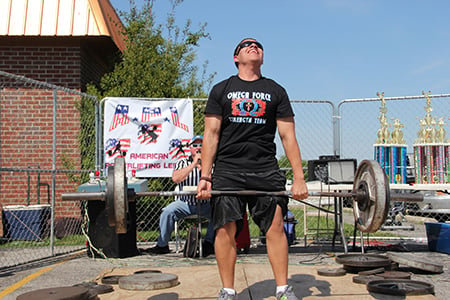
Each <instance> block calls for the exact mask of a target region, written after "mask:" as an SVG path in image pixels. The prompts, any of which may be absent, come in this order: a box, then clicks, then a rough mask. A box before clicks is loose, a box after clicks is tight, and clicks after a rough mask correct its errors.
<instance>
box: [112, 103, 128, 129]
mask: <svg viewBox="0 0 450 300" xmlns="http://www.w3.org/2000/svg"><path fill="white" fill-rule="evenodd" d="M128 110H129V106H128V105H123V104H117V106H116V111H115V112H114V118H113V121H112V122H111V126H110V127H109V131H111V130H114V129H116V128H117V127H118V126H122V125H126V124H128V123H130V120H128Z"/></svg>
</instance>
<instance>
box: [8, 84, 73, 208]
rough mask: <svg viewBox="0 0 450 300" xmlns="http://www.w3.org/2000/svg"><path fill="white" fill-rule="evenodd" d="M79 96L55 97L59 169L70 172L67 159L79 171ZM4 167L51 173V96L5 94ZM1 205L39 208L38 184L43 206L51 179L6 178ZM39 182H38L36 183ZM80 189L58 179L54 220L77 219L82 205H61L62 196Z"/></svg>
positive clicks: (19, 91)
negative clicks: (76, 207)
mask: <svg viewBox="0 0 450 300" xmlns="http://www.w3.org/2000/svg"><path fill="white" fill-rule="evenodd" d="M78 100H79V96H76V95H67V94H65V93H63V92H58V94H57V127H56V168H57V169H67V166H65V165H64V164H63V162H62V158H63V157H67V158H69V159H70V160H72V161H73V163H74V167H75V169H79V165H80V156H79V150H78V140H77V138H78V132H79V128H80V124H79V116H78V115H79V113H78V111H77V110H76V109H75V103H76V102H77V101H78ZM0 105H1V106H0V109H1V113H2V118H1V130H0V132H1V136H0V138H1V166H2V167H3V168H14V169H24V170H27V169H29V168H30V169H33V170H36V169H38V165H39V168H40V169H42V170H51V169H52V147H53V146H52V145H53V91H52V90H49V89H42V88H39V86H32V87H25V86H23V87H19V86H18V87H16V88H12V87H10V88H5V89H3V91H2V101H1V104H0ZM1 175H2V178H1V182H0V184H1V185H0V191H1V195H0V203H1V204H2V205H18V204H21V205H26V204H37V201H38V194H37V192H38V183H39V182H40V183H41V184H42V185H41V186H40V204H46V203H47V191H48V186H50V188H51V185H52V174H51V173H48V172H42V173H36V172H26V171H24V172H9V173H4V172H3V173H2V174H1ZM38 178H39V180H38ZM75 187H76V184H74V183H73V182H71V181H70V180H69V179H68V177H67V175H66V174H64V173H57V174H56V195H55V196H56V198H55V199H56V210H55V214H56V216H79V212H80V211H79V209H78V210H77V209H74V205H79V204H78V203H62V202H61V200H60V199H61V198H60V195H61V193H62V192H67V191H74V189H75Z"/></svg>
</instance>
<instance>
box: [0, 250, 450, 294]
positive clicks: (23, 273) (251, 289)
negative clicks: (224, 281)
mask: <svg viewBox="0 0 450 300" xmlns="http://www.w3.org/2000/svg"><path fill="white" fill-rule="evenodd" d="M149 246H150V245H148V246H146V247H149ZM142 248H144V247H142ZM171 249H172V250H174V249H175V247H174V246H173V245H171ZM365 250H366V253H380V254H383V253H386V252H389V251H392V252H405V253H408V255H414V256H416V257H418V258H426V259H428V260H430V261H433V262H437V263H441V264H442V265H443V267H444V272H443V273H440V274H433V273H429V272H421V271H419V270H417V269H414V268H410V267H408V266H402V265H400V270H403V271H408V272H411V273H412V279H415V280H421V281H425V282H428V283H431V284H433V285H434V288H435V295H434V296H432V295H426V296H407V297H403V296H386V295H382V294H375V293H369V292H367V290H366V289H365V287H362V286H361V285H358V284H355V283H353V282H352V277H353V276H354V274H347V275H345V276H343V277H322V276H319V275H317V270H318V269H320V268H334V267H335V268H337V267H342V265H340V264H337V263H336V261H335V256H336V255H340V254H343V251H344V250H343V247H342V245H340V244H338V245H336V247H334V248H333V247H331V245H330V243H323V244H321V243H312V244H309V245H308V246H307V247H304V245H303V243H302V242H298V243H297V244H295V245H292V246H291V247H290V255H289V265H290V266H289V268H290V273H289V276H290V277H289V278H290V279H289V280H290V284H292V285H293V286H294V289H295V290H296V292H297V294H299V296H300V297H301V299H315V298H316V297H317V298H324V297H325V298H331V299H448V297H447V295H448V291H449V290H450V270H449V267H450V255H448V254H445V253H438V252H430V251H428V247H427V244H426V243H418V242H415V241H389V242H387V243H386V244H382V245H378V246H371V247H368V248H366V249H365ZM349 251H350V252H351V251H355V252H354V253H361V249H359V248H356V249H353V248H352V246H351V245H350V246H349ZM351 253H353V252H351ZM142 269H147V270H148V269H152V270H160V271H162V272H164V273H166V272H170V273H173V274H176V275H178V276H179V281H180V284H179V285H178V286H177V287H172V288H169V289H163V290H155V291H151V292H145V293H143V292H131V291H123V290H122V291H121V290H120V289H119V288H118V287H117V286H115V291H114V292H113V293H110V294H103V295H99V297H100V299H121V300H123V299H169V300H170V299H215V297H216V295H217V292H218V289H219V288H220V279H219V277H218V272H217V267H216V262H215V258H214V256H210V257H208V258H202V259H190V258H183V257H182V254H181V253H174V252H172V253H170V254H167V255H159V256H151V255H148V254H142V255H139V256H135V257H129V258H123V259H100V258H89V257H87V255H86V254H85V253H84V252H83V253H78V254H73V255H71V256H67V257H65V258H62V259H58V260H48V261H41V262H38V263H35V265H34V266H27V267H22V268H16V269H10V270H7V271H4V272H2V273H0V299H6V300H10V299H11V300H12V299H16V297H17V296H19V295H22V294H24V293H27V292H30V291H35V290H39V289H43V288H55V287H62V286H72V285H75V284H79V283H82V282H89V281H95V282H97V283H101V277H102V276H104V275H108V274H126V275H128V274H132V272H133V271H136V270H142ZM195 270H197V271H195ZM236 273H237V274H236V289H237V290H238V292H239V299H240V300H241V299H243V300H246V299H252V300H255V299H275V298H274V297H272V296H270V295H271V294H272V291H273V289H274V282H273V280H272V278H271V268H270V264H269V262H268V260H267V256H266V250H265V247H264V246H261V245H257V244H256V241H255V242H254V243H253V244H252V248H251V249H250V253H249V254H239V255H238V264H237V268H236ZM202 274H203V275H202ZM205 274H206V275H205Z"/></svg>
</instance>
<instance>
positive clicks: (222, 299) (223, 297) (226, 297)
mask: <svg viewBox="0 0 450 300" xmlns="http://www.w3.org/2000/svg"><path fill="white" fill-rule="evenodd" d="M237 298H238V297H237V295H236V294H234V295H230V294H228V293H227V292H226V291H225V290H224V289H221V290H220V292H219V298H217V300H237Z"/></svg>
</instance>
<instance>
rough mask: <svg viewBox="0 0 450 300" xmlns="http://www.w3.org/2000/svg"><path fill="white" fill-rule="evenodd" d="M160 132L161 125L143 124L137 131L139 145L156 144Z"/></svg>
mask: <svg viewBox="0 0 450 300" xmlns="http://www.w3.org/2000/svg"><path fill="white" fill-rule="evenodd" d="M161 131H162V125H161V124H148V125H147V124H145V125H144V126H141V130H140V131H139V136H138V140H139V141H140V142H141V144H147V145H148V144H150V143H156V142H157V139H158V137H159V135H160V134H161Z"/></svg>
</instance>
